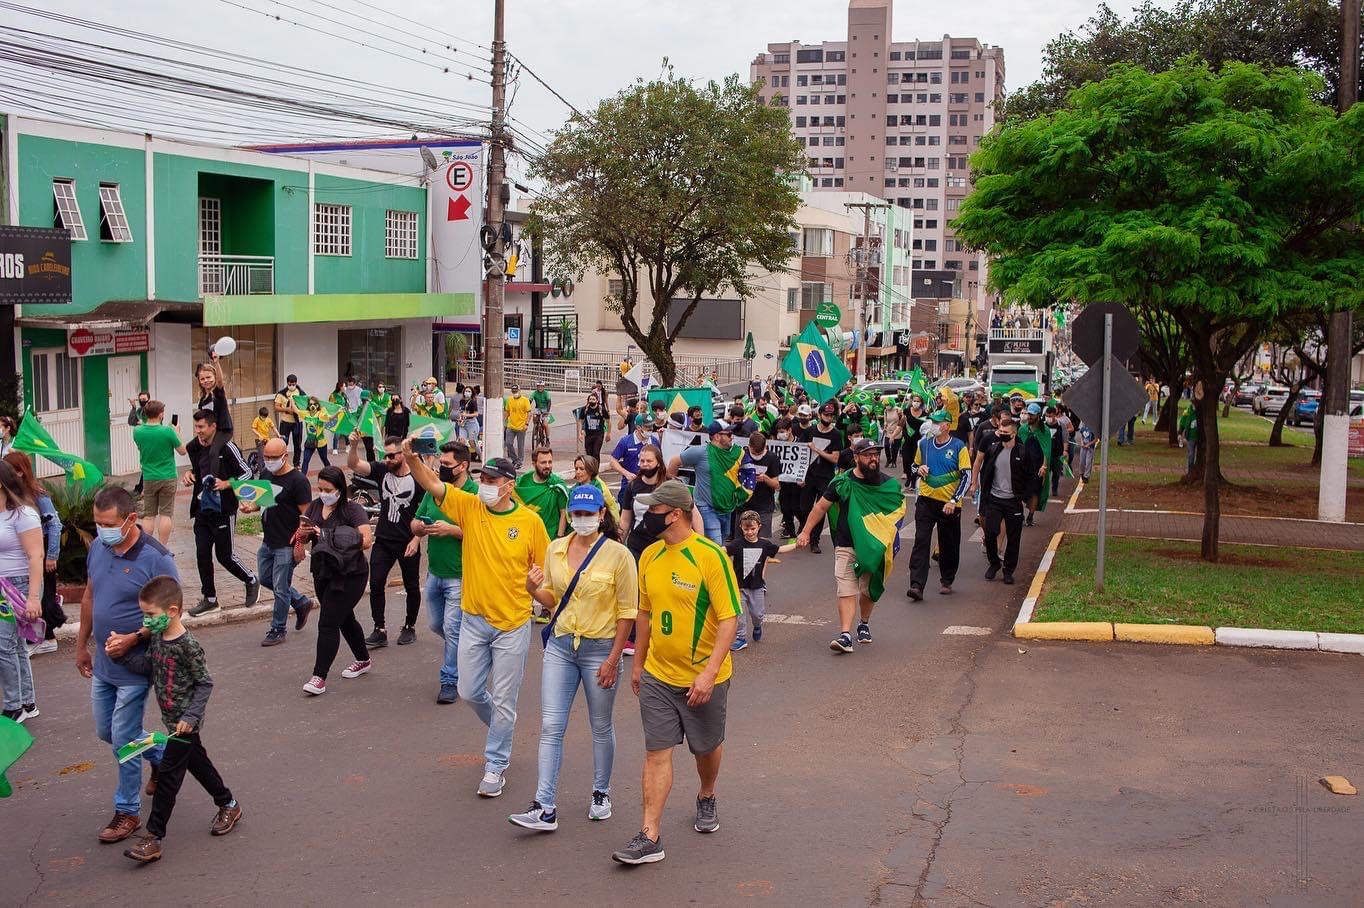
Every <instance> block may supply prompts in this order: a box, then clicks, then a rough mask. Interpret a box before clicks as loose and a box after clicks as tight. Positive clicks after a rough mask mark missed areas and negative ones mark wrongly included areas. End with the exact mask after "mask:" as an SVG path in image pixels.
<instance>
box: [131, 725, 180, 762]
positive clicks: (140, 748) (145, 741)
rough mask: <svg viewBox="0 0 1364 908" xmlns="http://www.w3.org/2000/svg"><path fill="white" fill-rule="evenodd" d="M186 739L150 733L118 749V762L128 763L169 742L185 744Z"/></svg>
mask: <svg viewBox="0 0 1364 908" xmlns="http://www.w3.org/2000/svg"><path fill="white" fill-rule="evenodd" d="M184 740H185V739H184V738H176V737H173V736H171V735H163V734H162V733H161V732H159V731H149V732H147V733H146V734H145V735H143V736H142V737H140V738H137V739H135V740H132V741H129V742H128V743H127V744H124V745H123V746H122V747H120V748H119V749H118V762H120V763H127V762H128V761H129V760H131V759H132V758H133V757H136V756H140V755H142V754H144V753H146V752H147V751H149V750H151V749H152V748H153V747H160V746H162V745H163V744H165V743H166V742H167V741H179V742H181V743H184Z"/></svg>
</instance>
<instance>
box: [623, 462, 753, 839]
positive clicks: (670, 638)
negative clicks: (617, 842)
mask: <svg viewBox="0 0 1364 908" xmlns="http://www.w3.org/2000/svg"><path fill="white" fill-rule="evenodd" d="M635 502H636V505H637V506H639V507H645V508H648V511H647V512H646V513H645V514H644V518H643V525H644V526H646V527H648V528H649V530H650V532H653V533H656V534H657V535H658V537H659V540H658V542H655V543H654V544H653V545H651V546H650V547H649V548H647V549H645V550H644V554H643V555H642V556H640V559H639V616H638V618H636V623H635V658H634V668H633V670H632V672H631V676H630V686H631V688H633V689H634V692H635V695H636V696H637V697H639V712H640V717H641V718H642V719H643V721H644V749H645V750H646V751H647V753H646V755H645V758H644V824H643V827H642V828H641V829H640V831H639V832H638V833H637V834H636V835H635V837H634V838H632V839H631V840H630V841H629V842H628V843H626V845H625V847H624V848H622V849H621V850H620V851H617V852H615V853H614V854H613V855H612V857H613V858H614V859H615V860H616V861H618V862H620V863H622V864H652V863H654V862H655V861H661V860H663V839H662V836H661V834H660V829H661V826H662V822H663V807H664V805H665V804H666V803H667V801H668V793H669V791H670V790H671V789H672V784H673V763H672V760H673V753H672V751H673V748H674V747H676V746H677V745H678V744H681V743H682V741H683V739H686V742H687V747H688V749H689V750H691V752H692V755H693V756H694V757H695V758H696V772H697V775H698V776H699V777H700V781H701V787H700V791H699V792H698V793H697V796H696V822H695V823H694V824H693V827H692V828H694V829H695V830H696V831H697V832H715V831H716V830H717V829H719V828H720V819H719V815H718V812H717V810H716V803H715V801H716V798H715V780H716V779H717V778H718V777H719V775H720V756H721V751H722V749H723V744H724V740H725V704H726V700H727V698H728V695H729V677H730V674H731V673H732V671H733V666H732V664H731V661H730V657H729V648H730V644H732V643H733V642H734V637H735V634H736V633H737V631H738V620H739V615H740V614H741V612H742V609H741V607H740V605H739V584H738V581H737V580H736V578H735V576H734V568H733V566H732V565H731V564H730V560H729V556H728V555H727V554H726V553H725V550H724V549H722V548H721V547H720V546H719V545H717V544H715V543H714V542H712V541H711V540H709V539H707V538H706V537H704V536H701V535H700V534H698V533H695V532H693V531H692V528H691V514H692V497H691V490H690V489H688V488H687V486H686V485H685V484H684V483H681V482H678V481H677V480H675V479H673V480H668V481H666V482H663V483H660V484H659V486H658V488H657V489H655V490H654V492H653V494H650V495H637V496H635ZM695 628H699V629H700V632H699V633H697V632H696V631H695V630H694V629H695Z"/></svg>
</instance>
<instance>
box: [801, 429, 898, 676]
mask: <svg viewBox="0 0 1364 908" xmlns="http://www.w3.org/2000/svg"><path fill="white" fill-rule="evenodd" d="M852 455H853V468H852V469H851V470H847V471H845V472H843V473H839V474H838V475H837V476H835V477H834V478H833V480H832V481H830V483H829V486H828V488H826V489H825V490H824V494H823V495H822V496H821V497H820V500H819V503H818V504H816V505H815V507H814V510H812V511H811V512H810V516H809V517H808V518H807V519H806V521H805V527H804V528H803V529H802V530H801V532H800V536H799V537H797V538H796V544H797V545H800V546H806V545H809V544H810V529H811V528H812V527H813V526H814V525H815V524H816V523H819V522H820V521H821V520H823V519H824V514H825V512H826V511H832V512H833V516H832V518H831V520H832V536H833V540H834V582H835V584H836V586H837V589H836V592H837V594H838V619H839V624H840V625H841V626H842V632H841V633H840V634H839V635H838V636H837V637H835V638H834V639H833V640H832V641H831V642H830V643H829V649H831V650H833V651H834V652H836V653H850V652H852V651H853V634H852V631H853V615H854V612H855V611H857V612H858V613H859V615H860V620H859V622H858V624H857V642H858V643H861V644H869V643H871V625H870V622H871V611H872V609H873V608H874V607H875V605H876V602H877V600H879V599H880V598H881V594H882V593H884V592H885V589H886V581H887V580H889V579H890V574H891V570H892V569H893V568H894V566H895V561H894V559H895V553H896V552H898V551H899V549H900V524H901V523H903V521H904V517H905V496H904V492H903V491H902V490H901V488H900V483H898V482H896V481H895V479H894V478H892V477H890V476H887V475H886V474H885V473H882V472H881V446H880V445H879V444H877V443H876V442H874V441H870V440H868V439H865V438H863V439H858V440H857V441H856V442H854V443H853V446H852Z"/></svg>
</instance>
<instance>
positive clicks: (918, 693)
mask: <svg viewBox="0 0 1364 908" xmlns="http://www.w3.org/2000/svg"><path fill="white" fill-rule="evenodd" d="M1059 516H1060V509H1059V508H1054V509H1052V510H1051V511H1049V512H1048V513H1047V514H1046V515H1044V519H1043V520H1042V521H1041V524H1042V525H1041V526H1039V528H1038V529H1036V530H1032V531H1029V532H1028V535H1027V537H1026V545H1025V558H1026V561H1027V563H1028V564H1029V565H1032V564H1035V563H1036V561H1037V559H1038V557H1039V556H1040V553H1041V549H1042V547H1043V546H1044V545H1045V543H1046V541H1047V538H1048V537H1049V535H1050V532H1051V524H1054V523H1056V522H1057V521H1058V519H1059ZM964 548H965V550H966V551H965V556H964V559H963V560H964V565H965V567H964V570H963V575H962V577H961V579H960V580H959V582H958V593H957V594H956V595H954V596H952V597H950V598H948V597H940V596H938V595H937V594H936V593H933V592H930V594H929V596H928V598H927V600H926V601H925V602H924V603H922V604H917V605H915V604H910V603H909V602H908V601H907V600H905V599H904V598H903V592H904V587H905V586H906V585H907V584H906V583H905V581H904V574H903V571H904V568H903V566H902V567H901V568H900V570H899V572H897V578H896V581H895V583H894V584H893V585H892V587H891V589H890V590H889V591H888V593H887V596H886V598H885V600H884V601H883V603H882V604H881V606H880V608H879V610H878V612H877V615H876V617H875V618H874V620H873V622H872V624H873V628H874V630H875V634H876V642H875V643H874V644H873V645H872V646H870V647H865V648H861V649H859V651H858V652H857V653H856V654H854V655H852V656H834V655H833V654H832V653H830V652H829V650H828V649H827V642H828V639H829V637H830V635H831V632H832V625H831V624H821V623H818V622H825V621H831V620H832V618H833V614H832V605H831V601H832V581H831V579H830V577H829V573H830V570H831V565H832V554H831V553H829V551H828V549H826V554H824V555H822V556H814V555H809V554H807V553H797V554H793V555H789V556H787V558H786V563H785V564H782V565H779V566H774V567H773V568H771V572H770V577H771V587H772V595H771V605H770V610H771V611H772V612H775V613H780V614H783V615H790V616H800V623H796V622H795V621H794V619H793V620H792V621H788V622H784V623H777V622H775V621H774V622H772V623H771V624H770V625H769V636H768V639H767V640H765V641H764V642H763V643H762V644H760V645H758V646H755V647H752V648H750V649H749V650H748V651H747V652H745V653H742V654H739V657H738V665H737V669H736V674H735V681H734V686H733V692H732V695H731V699H730V703H731V708H730V717H731V718H730V723H729V733H728V740H727V742H726V754H725V764H724V769H723V771H722V774H721V779H720V788H719V790H720V812H721V823H722V827H721V830H720V832H719V833H718V834H716V835H714V836H711V837H703V836H700V835H698V834H696V833H695V832H693V831H692V830H691V828H690V821H689V816H690V808H691V800H692V795H693V792H694V790H695V781H694V774H693V772H692V769H691V767H690V765H689V764H690V760H689V759H688V758H686V757H685V755H684V754H678V756H677V758H676V760H675V765H676V768H677V777H676V780H677V781H676V789H675V790H674V793H673V798H672V801H671V803H670V806H669V811H668V813H667V815H666V817H665V820H664V843H665V845H666V847H667V851H668V858H667V860H666V861H664V862H663V863H662V864H658V865H652V866H649V867H643V868H637V869H626V868H621V867H617V866H615V865H613V864H612V862H611V861H610V859H609V852H610V851H611V850H612V849H613V848H615V847H618V846H619V845H620V844H622V843H623V842H624V841H625V840H626V839H627V838H628V837H629V836H630V835H631V834H632V833H633V832H634V831H635V830H636V829H637V828H638V822H639V815H640V814H639V772H640V766H641V758H642V743H641V733H640V727H639V721H638V718H637V716H638V713H637V712H636V711H635V710H636V707H635V701H634V698H633V697H632V696H631V695H630V694H629V693H628V692H625V693H623V694H622V695H621V697H622V702H620V703H619V704H618V705H617V713H616V715H617V737H618V750H617V761H616V772H615V777H614V784H613V800H614V801H615V804H616V816H615V818H613V819H612V820H610V821H609V822H606V823H600V824H589V822H588V821H587V820H586V818H585V813H586V806H587V800H588V795H589V788H590V784H589V783H590V760H591V756H590V739H589V735H588V733H587V729H586V720H585V717H584V716H583V714H582V707H581V704H579V706H578V708H577V710H575V715H574V721H573V724H572V727H571V728H570V731H569V735H568V740H567V744H566V757H565V764H564V774H563V780H562V784H561V791H562V795H561V804H560V807H561V825H560V830H559V832H557V833H555V834H553V835H551V836H536V835H534V834H531V833H526V832H521V831H518V830H516V829H514V828H513V827H511V826H510V825H509V824H508V823H507V822H506V819H505V818H506V815H507V814H508V813H511V812H514V811H517V810H521V809H523V808H524V807H525V806H526V804H528V803H529V801H530V799H531V797H532V795H533V792H534V785H535V778H534V776H535V747H536V740H537V738H536V736H537V732H538V704H539V676H540V672H539V665H538V662H539V660H538V659H537V658H535V657H534V656H533V657H532V658H531V660H530V665H529V669H528V676H527V681H526V686H525V688H524V689H523V696H522V700H521V706H522V710H521V721H520V723H519V727H518V730H517V735H516V740H515V751H514V754H513V762H512V768H511V770H510V772H509V774H508V793H507V795H506V796H505V797H503V798H501V799H498V800H496V801H484V800H481V799H479V798H477V797H476V796H475V795H474V789H475V787H476V785H477V782H478V778H479V775H480V772H481V763H482V759H481V749H482V742H483V729H482V727H481V726H480V725H479V724H478V723H477V721H476V720H475V718H474V717H473V715H472V713H471V712H470V711H469V710H468V709H467V708H466V707H464V706H463V705H462V704H457V705H454V706H437V705H435V703H434V694H435V664H436V659H437V653H438V647H437V643H436V640H435V639H434V638H433V637H432V636H430V635H429V634H426V633H423V634H422V636H421V638H420V640H419V642H418V643H417V644H416V645H414V646H411V647H403V648H397V647H390V648H389V649H386V650H383V651H380V652H379V653H377V654H376V661H377V665H376V668H375V670H374V671H373V672H372V673H371V674H370V675H368V676H366V677H364V678H361V679H357V680H354V681H345V680H342V679H340V678H339V677H338V678H336V680H335V681H334V682H333V685H332V688H331V690H330V691H329V693H328V694H327V695H326V696H325V697H322V698H319V699H309V698H307V697H306V696H305V695H304V694H303V693H302V692H301V691H300V690H299V685H300V684H301V683H302V682H303V681H304V680H305V679H306V676H307V675H308V673H309V667H310V665H311V658H312V643H313V632H312V631H311V630H307V631H305V632H303V633H301V634H297V635H295V634H291V635H290V639H289V641H288V643H287V644H285V645H284V646H282V647H278V648H274V649H262V648H261V647H260V646H259V645H258V643H259V638H260V631H261V628H260V627H259V626H257V625H254V624H252V625H229V626H226V627H220V628H213V629H207V630H204V631H203V632H202V633H201V639H202V641H203V643H204V645H205V647H206V649H207V651H208V654H209V660H210V666H211V667H212V668H213V670H214V672H215V678H216V681H217V685H218V686H217V688H216V689H215V692H214V698H213V701H212V703H211V705H210V709H209V716H208V723H207V728H206V734H205V741H206V743H207V745H208V747H209V749H210V752H211V753H212V754H213V755H214V757H215V760H216V761H217V762H218V765H219V766H220V768H221V769H222V770H223V772H224V775H225V777H226V779H227V781H228V783H229V784H230V785H231V786H232V787H233V788H234V791H235V792H236V794H237V795H238V796H239V797H240V799H241V801H242V803H243V806H244V808H245V812H246V815H245V819H244V820H243V821H242V824H241V825H240V826H239V827H238V830H237V831H236V832H235V833H234V834H233V835H231V836H229V837H227V838H225V839H214V838H211V837H210V836H209V835H208V831H207V825H208V821H209V819H210V818H211V816H212V812H213V810H212V805H211V803H210V802H209V801H208V800H207V798H206V797H205V796H204V795H203V793H202V792H201V791H200V790H199V789H198V788H197V787H196V786H195V785H194V783H192V782H188V783H187V785H186V788H185V789H184V794H183V796H182V798H181V802H180V805H179V807H178V810H177V813H176V816H175V819H174V821H173V823H172V826H171V830H170V837H169V839H168V840H167V856H166V858H165V859H164V860H163V861H162V862H161V863H160V864H158V865H153V866H151V867H145V868H140V867H136V866H133V865H132V864H131V863H130V862H128V861H127V860H126V859H124V858H123V857H122V856H121V854H120V853H119V851H120V849H118V848H117V847H110V846H101V845H99V844H98V843H97V842H96V840H95V835H94V834H95V832H96V831H97V829H98V828H99V827H100V825H101V824H102V823H103V822H104V821H105V820H107V819H108V814H109V813H110V809H109V807H110V795H111V786H112V779H113V774H114V773H113V768H112V761H111V759H110V758H109V755H108V751H107V749H106V748H105V746H104V745H103V744H101V743H100V742H99V741H97V740H96V739H95V737H94V734H93V730H92V728H91V724H90V721H89V715H88V707H87V706H86V701H87V699H88V693H87V691H88V685H87V684H86V683H85V682H83V681H82V680H81V679H80V678H79V677H78V676H77V675H76V672H75V670H74V666H73V661H72V658H71V656H70V653H69V650H67V651H66V652H65V654H59V655H57V656H45V657H42V658H40V659H38V660H37V661H36V662H35V674H36V676H37V684H38V689H39V696H40V703H41V705H42V708H43V715H42V717H41V718H40V719H38V720H35V721H34V722H33V723H32V726H31V727H32V729H33V731H34V732H35V733H36V734H37V735H39V739H40V740H39V743H38V745H37V746H36V747H35V749H34V751H32V752H31V753H30V755H29V756H27V757H26V758H25V760H24V761H23V763H22V764H21V765H20V766H19V767H17V768H16V769H15V770H14V771H13V772H12V778H14V779H15V780H16V782H17V783H18V790H17V791H16V793H15V796H14V798H13V799H12V800H10V801H7V802H5V803H3V805H0V817H3V820H4V822H3V828H4V829H5V831H6V833H7V835H6V841H7V844H8V846H9V849H8V850H9V854H10V861H9V862H8V867H7V871H6V873H5V874H4V876H3V880H0V904H3V905H16V904H33V905H101V904H115V903H118V904H123V903H126V902H127V901H128V900H129V899H130V898H135V899H137V900H138V901H139V902H141V903H143V904H150V905H179V904H185V903H187V902H189V901H193V902H195V903H198V904H204V905H220V904H221V905H282V904H289V905H295V906H305V905H334V904H339V903H343V902H345V903H355V902H361V903H363V902H373V901H376V900H382V901H384V902H387V903H391V904H402V905H436V904H441V905H450V904H457V905H480V906H484V905H516V904H526V903H528V902H532V901H544V900H546V899H548V900H552V901H553V903H554V904H563V905H594V906H599V905H603V904H607V905H613V904H625V903H627V902H628V903H632V904H647V905H686V904H692V903H696V902H706V903H710V904H718V905H731V904H750V903H752V904H769V905H871V904H876V905H914V904H931V905H954V906H955V905H991V906H1014V905H1039V906H1041V905H1080V904H1090V905H1094V904H1103V905H1134V906H1135V905H1142V906H1145V905H1162V904H1175V903H1186V902H1192V903H1197V904H1207V905H1245V904H1281V905H1295V906H1296V905H1314V904H1319V905H1340V904H1347V903H1349V902H1351V901H1352V900H1355V899H1357V897H1358V869H1357V867H1358V865H1357V858H1358V854H1359V853H1360V849H1361V847H1364V832H1361V829H1364V823H1361V822H1360V820H1361V817H1360V815H1359V810H1360V809H1361V808H1360V807H1358V806H1357V802H1356V801H1355V800H1352V799H1348V798H1340V797H1337V796H1333V795H1330V794H1329V793H1327V792H1326V791H1325V789H1323V788H1321V787H1320V786H1319V785H1317V784H1316V782H1315V779H1316V778H1317V776H1319V775H1321V774H1324V773H1327V772H1341V773H1343V774H1345V775H1352V776H1353V777H1355V781H1356V782H1358V781H1359V777H1360V776H1364V767H1360V765H1359V754H1360V753H1364V729H1362V728H1361V724H1360V723H1359V721H1358V717H1359V716H1360V715H1364V693H1361V688H1360V685H1359V683H1358V681H1359V678H1360V672H1361V668H1364V665H1362V664H1361V663H1360V661H1359V658H1358V657H1345V656H1330V655H1323V654H1289V653H1282V654H1280V653H1249V652H1238V651H1233V650H1222V649H1207V650H1204V649H1188V648H1180V649H1170V650H1167V649H1164V648H1159V647H1142V646H1136V645H1127V646H1124V645H1104V646H1091V645H1085V644H1040V643H1037V642H1031V643H1029V644H1028V645H1027V646H1026V647H1021V646H1019V645H1018V643H1016V642H1015V641H1013V640H1012V639H1011V638H1009V637H1006V636H1004V633H1003V630H1004V629H1005V628H1007V626H1008V625H1009V624H1011V623H1012V619H1013V616H1014V613H1015V612H1016V609H1017V605H1018V600H1019V599H1021V597H1022V595H1023V591H1024V585H1023V584H1020V585H1019V586H1015V587H1011V588H1009V587H1003V586H1000V585H998V584H986V583H985V582H984V581H983V580H981V579H979V577H978V574H979V571H980V570H981V569H982V568H983V563H982V559H981V556H980V555H979V554H978V547H977V546H975V545H971V544H968V545H966V546H964ZM934 588H935V587H934V586H930V589H934ZM362 613H363V609H362ZM366 624H367V622H366ZM949 625H965V626H975V627H984V628H989V629H990V631H991V633H990V634H988V635H984V636H944V635H943V634H942V631H943V629H944V628H946V627H948V626H949ZM1021 649H1026V652H1020V650H1021ZM1300 782H1301V783H1303V784H1302V785H1301V786H1300V784H1299V783H1300ZM144 806H146V807H149V805H144ZM144 816H145V811H144ZM25 854H27V861H25V860H24V859H23V858H24V856H25ZM1300 877H1301V878H1305V879H1308V880H1309V882H1307V883H1306V884H1300V883H1299V882H1298V880H1299V878H1300ZM1350 893H1354V895H1351V894H1350Z"/></svg>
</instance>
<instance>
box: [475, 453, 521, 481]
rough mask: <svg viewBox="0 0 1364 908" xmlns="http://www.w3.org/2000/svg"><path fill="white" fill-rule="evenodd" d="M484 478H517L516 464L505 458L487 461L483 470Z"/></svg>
mask: <svg viewBox="0 0 1364 908" xmlns="http://www.w3.org/2000/svg"><path fill="white" fill-rule="evenodd" d="M481 472H482V475H484V476H500V477H502V478H503V479H515V478H516V464H514V463H512V462H511V461H510V460H508V459H507V458H505V457H494V458H493V459H492V460H489V461H485V462H484V464H483V470H482V471H481Z"/></svg>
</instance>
